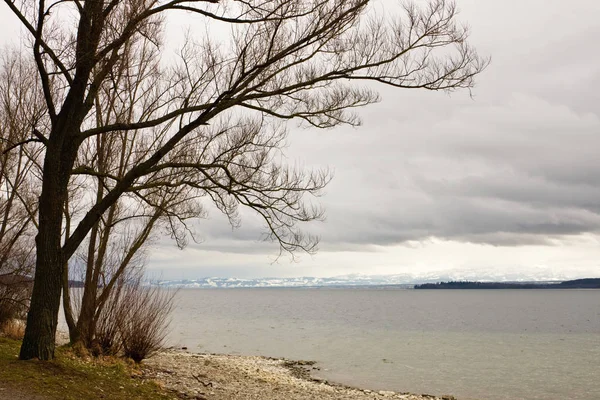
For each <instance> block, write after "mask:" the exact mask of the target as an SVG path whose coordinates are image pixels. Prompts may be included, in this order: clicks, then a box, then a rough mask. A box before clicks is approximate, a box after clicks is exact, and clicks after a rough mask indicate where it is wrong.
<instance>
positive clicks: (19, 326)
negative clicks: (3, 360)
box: [0, 319, 25, 340]
mask: <svg viewBox="0 0 600 400" xmlns="http://www.w3.org/2000/svg"><path fill="white" fill-rule="evenodd" d="M0 334H2V336H4V337H7V338H9V339H13V340H21V339H23V336H24V335H25V321H21V320H17V319H11V320H9V321H5V322H4V323H3V324H2V325H1V326H0Z"/></svg>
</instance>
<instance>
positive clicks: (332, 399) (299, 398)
mask: <svg viewBox="0 0 600 400" xmlns="http://www.w3.org/2000/svg"><path fill="white" fill-rule="evenodd" d="M314 364H315V362H313V361H301V360H288V359H285V358H269V357H263V356H240V355H229V354H211V353H191V352H188V351H184V350H179V349H173V348H171V349H167V350H162V351H160V352H158V353H156V354H155V355H153V356H152V357H150V358H148V359H146V360H144V361H143V362H142V364H141V366H142V370H141V374H142V378H144V379H153V380H155V381H157V382H158V383H159V384H160V385H161V386H162V387H164V388H165V389H167V390H169V391H171V392H173V393H174V394H176V395H177V396H178V398H181V399H196V400H213V399H214V400H245V399H248V400H251V399H254V400H280V399H286V400H313V399H319V400H321V399H322V400H337V399H344V400H367V399H369V400H374V399H403V400H457V399H456V398H455V397H454V396H451V395H441V396H434V395H428V394H413V393H401V392H393V391H386V390H380V391H374V390H369V389H360V388H356V387H352V386H348V385H343V384H338V383H334V382H328V381H327V380H324V379H318V378H315V377H313V376H312V374H311V372H312V371H314V370H318V368H317V367H315V366H314Z"/></svg>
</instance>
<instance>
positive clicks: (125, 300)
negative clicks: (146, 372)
mask: <svg viewBox="0 0 600 400" xmlns="http://www.w3.org/2000/svg"><path fill="white" fill-rule="evenodd" d="M133 275H134V276H133V277H132V276H131V274H130V275H129V276H128V277H126V278H125V277H124V278H122V279H119V281H118V282H117V284H116V287H115V288H114V289H113V290H112V291H111V295H110V297H109V299H108V300H107V302H106V304H105V306H104V307H103V309H102V312H101V313H100V315H99V316H98V322H97V326H96V335H95V338H94V340H93V343H92V345H91V350H92V353H94V354H96V353H99V354H103V355H116V354H118V353H122V354H123V355H124V356H126V357H129V358H131V359H133V360H134V361H135V362H138V363H139V362H140V361H142V360H143V359H145V358H147V357H149V356H150V355H152V354H153V353H154V352H156V351H157V350H160V349H161V347H162V345H163V342H164V339H165V337H166V335H167V332H168V325H169V322H170V320H169V314H170V313H171V311H172V310H173V305H174V303H173V300H174V295H175V292H172V291H168V290H164V289H161V288H159V287H155V286H145V285H144V284H143V280H142V276H141V273H140V270H137V271H135V272H134V274H133Z"/></svg>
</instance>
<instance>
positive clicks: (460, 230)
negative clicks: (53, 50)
mask: <svg viewBox="0 0 600 400" xmlns="http://www.w3.org/2000/svg"><path fill="white" fill-rule="evenodd" d="M457 3H458V6H459V8H460V9H461V14H460V19H461V20H462V21H465V22H467V23H468V25H469V26H470V27H471V42H472V44H473V45H474V46H475V47H477V49H478V51H479V53H480V54H482V55H490V56H491V57H492V64H491V65H490V67H489V68H488V69H487V70H486V71H485V72H484V73H483V74H482V75H481V76H479V78H478V81H477V86H476V88H475V89H474V91H473V97H472V98H471V97H469V93H467V92H458V93H454V94H452V95H447V94H444V93H434V92H420V91H403V90H391V89H390V88H384V87H382V88H380V93H381V95H382V101H381V102H380V103H379V104H376V105H372V106H370V107H367V108H364V109H362V110H360V115H361V117H362V120H363V125H362V126H361V127H359V128H350V127H340V128H336V129H334V130H327V131H315V130H306V129H297V128H294V127H292V129H291V132H290V138H289V143H290V145H289V148H288V149H287V150H286V154H287V156H288V157H289V160H290V161H291V162H296V163H298V164H300V165H304V166H306V167H329V168H331V169H332V170H334V171H335V176H334V180H333V181H332V182H331V184H330V185H329V186H328V187H327V189H326V190H325V194H324V196H323V197H321V198H320V199H319V201H320V202H321V203H322V204H323V205H324V206H325V208H326V210H327V220H326V221H325V222H324V223H320V224H316V225H311V226H310V227H307V230H308V231H310V232H312V233H316V234H318V235H320V236H321V243H320V250H319V252H318V253H317V254H316V255H315V256H309V255H305V254H299V255H298V256H299V257H298V259H297V260H296V261H294V262H290V259H289V257H287V256H285V255H284V256H282V257H281V258H279V260H277V261H276V262H273V261H274V260H275V256H276V255H277V254H278V248H277V246H276V245H273V244H269V243H263V242H260V234H261V231H262V229H263V227H262V224H261V223H260V220H259V219H258V218H256V217H255V216H254V215H252V214H251V213H243V220H242V227H241V228H239V229H237V230H235V231H232V229H231V228H230V227H229V226H228V224H227V221H226V219H225V218H223V217H222V216H221V215H219V213H218V212H216V211H213V212H211V213H210V216H209V218H208V219H207V220H202V221H200V222H198V224H197V225H196V231H197V232H198V236H199V238H201V239H202V243H200V244H193V243H192V244H190V245H189V246H188V247H187V248H186V249H185V250H182V251H179V250H177V249H176V247H175V245H174V244H173V243H172V242H170V241H169V240H168V239H166V238H165V239H163V240H159V241H158V242H157V243H156V245H154V246H153V248H152V250H151V252H150V254H149V260H148V265H149V269H150V270H151V271H152V272H153V273H154V274H157V275H161V276H163V277H165V278H175V279H178V278H193V277H205V276H222V277H228V276H236V277H262V276H302V275H307V276H335V275H342V274H352V273H364V274H397V273H410V274H415V275H419V274H422V273H428V272H435V271H449V270H457V271H471V272H473V271H474V272H477V271H481V272H482V273H484V272H485V273H487V272H489V271H495V272H496V273H499V274H502V273H506V274H511V276H514V274H515V273H518V272H519V271H524V272H525V273H530V272H531V271H533V272H536V273H539V274H546V275H548V276H550V275H552V274H553V275H554V276H556V277H559V278H560V277H567V278H573V277H583V276H600V262H599V261H598V260H600V157H599V156H598V151H599V149H600V94H599V93H600V53H599V51H598V50H599V49H600V45H599V43H600V22H598V15H600V2H598V1H595V0H572V1H569V2H565V1H559V0H543V1H542V0H519V1H517V0H506V1H502V2H499V1H491V0H458V1H457ZM0 12H1V13H2V22H3V24H2V25H3V28H2V33H3V36H4V38H6V37H10V36H11V35H12V36H13V37H14V36H15V35H16V33H15V32H16V31H15V29H13V28H14V26H15V25H11V23H10V21H9V19H8V18H7V17H8V15H7V14H8V10H7V9H6V6H5V5H2V6H1V7H0Z"/></svg>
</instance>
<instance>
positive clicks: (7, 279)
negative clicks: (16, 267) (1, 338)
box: [0, 274, 32, 325]
mask: <svg viewBox="0 0 600 400" xmlns="http://www.w3.org/2000/svg"><path fill="white" fill-rule="evenodd" d="M31 286H32V283H31V279H30V278H28V277H26V276H21V275H16V274H4V275H0V325H3V324H5V323H8V322H10V321H12V320H15V319H25V317H26V314H27V310H28V309H29V299H30V297H31Z"/></svg>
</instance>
